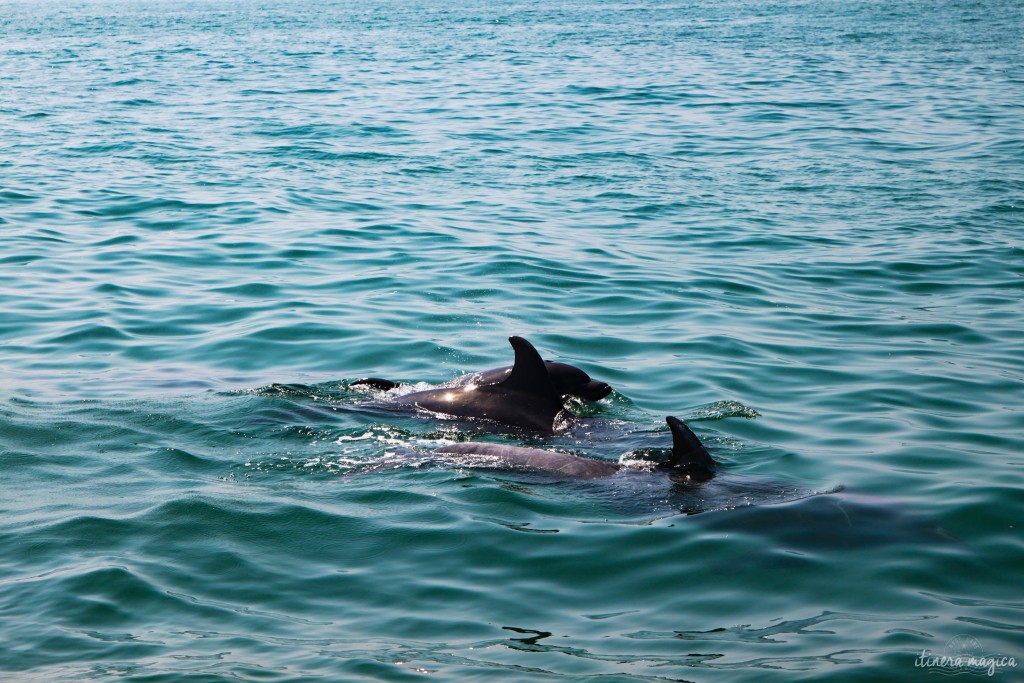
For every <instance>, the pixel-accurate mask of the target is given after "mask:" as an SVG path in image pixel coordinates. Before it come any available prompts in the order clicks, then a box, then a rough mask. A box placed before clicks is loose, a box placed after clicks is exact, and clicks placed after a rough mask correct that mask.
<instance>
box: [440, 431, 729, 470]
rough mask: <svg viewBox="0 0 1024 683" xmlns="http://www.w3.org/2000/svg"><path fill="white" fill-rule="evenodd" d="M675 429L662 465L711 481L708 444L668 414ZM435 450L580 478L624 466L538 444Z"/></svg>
mask: <svg viewBox="0 0 1024 683" xmlns="http://www.w3.org/2000/svg"><path fill="white" fill-rule="evenodd" d="M665 421H666V422H667V423H668V427H669V429H670V430H671V432H672V455H671V456H670V457H669V459H668V460H667V461H665V462H663V463H659V464H658V468H659V469H662V470H668V476H669V478H670V479H672V480H673V481H676V482H679V483H700V482H705V481H708V480H709V479H711V478H713V477H714V476H715V473H716V472H717V471H718V464H717V463H716V462H715V460H714V458H712V457H711V454H710V453H708V451H707V449H706V448H704V444H702V443H701V442H700V439H698V438H697V435H696V434H694V433H693V431H692V430H691V429H690V428H689V427H687V426H686V425H685V424H683V422H682V420H680V419H678V418H675V417H672V416H671V415H670V416H668V417H666V418H665ZM433 452H434V453H438V454H450V455H481V456H487V457H489V458H491V459H493V460H496V461H497V463H496V464H500V465H502V466H505V467H515V468H520V469H526V470H532V471H535V472H547V473H550V474H557V475H563V476H566V477H573V478H578V479H597V478H599V477H608V476H611V475H613V474H615V473H616V472H619V471H620V470H622V469H623V466H622V465H620V464H619V463H617V462H611V461H608V460H597V459H595V458H581V457H579V456H576V455H570V454H569V453H558V452H555V451H545V450H540V449H538V448H522V447H520V446H506V445H504V444H494V443H480V442H466V443H455V444H451V445H449V446H442V447H441V448H438V449H435V450H434V451H433Z"/></svg>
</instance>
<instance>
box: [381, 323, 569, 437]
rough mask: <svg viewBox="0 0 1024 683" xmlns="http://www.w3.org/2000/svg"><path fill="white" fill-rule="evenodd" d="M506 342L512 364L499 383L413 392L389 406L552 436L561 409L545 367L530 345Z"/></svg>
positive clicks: (519, 339)
mask: <svg viewBox="0 0 1024 683" xmlns="http://www.w3.org/2000/svg"><path fill="white" fill-rule="evenodd" d="M508 341H509V344H511V345H512V349H513V350H514V351H515V363H514V364H513V365H512V369H511V370H510V371H509V372H508V374H507V375H505V376H504V377H503V378H500V377H498V378H497V379H498V380H499V381H495V382H491V383H481V384H465V385H462V386H452V387H442V388H439V389H428V390H426V391H415V392H412V393H410V394H405V395H403V396H398V397H396V398H395V399H394V400H393V403H397V404H400V405H408V406H414V407H416V408H419V409H421V410H426V411H429V412H432V413H440V414H444V415H452V416H455V417H465V418H478V419H483V420H489V421H492V422H500V423H502V424H505V425H510V426H512V427H519V428H522V429H528V430H532V431H537V432H541V433H543V434H552V433H554V430H555V418H556V417H558V414H559V413H561V412H562V411H563V410H564V409H565V406H563V405H562V398H561V395H560V394H559V393H558V391H557V390H556V389H555V385H554V383H553V382H552V381H551V376H550V375H549V374H548V368H547V366H546V364H545V363H544V360H543V359H542V358H541V357H540V354H539V353H537V349H535V348H534V347H533V344H531V343H530V342H528V341H526V340H525V339H523V338H522V337H509V339H508Z"/></svg>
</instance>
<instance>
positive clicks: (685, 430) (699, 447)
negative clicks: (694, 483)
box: [665, 415, 718, 478]
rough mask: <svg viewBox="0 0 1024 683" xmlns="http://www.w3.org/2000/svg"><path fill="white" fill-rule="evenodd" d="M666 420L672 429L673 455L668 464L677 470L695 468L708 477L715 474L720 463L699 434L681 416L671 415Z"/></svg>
mask: <svg viewBox="0 0 1024 683" xmlns="http://www.w3.org/2000/svg"><path fill="white" fill-rule="evenodd" d="M665 421H666V422H667V423H668V428H669V429H671V430H672V457H671V458H669V462H668V466H669V467H671V468H672V469H677V470H693V471H694V473H695V474H703V475H706V476H707V477H708V478H710V477H711V476H714V472H715V470H716V469H718V463H716V462H715V459H714V458H712V457H711V454H710V453H708V449H706V448H704V444H702V443H701V442H700V439H698V438H697V435H696V434H694V433H693V431H692V430H691V429H690V428H689V427H687V426H686V425H685V424H683V421H682V420H680V419H679V418H676V417H672V416H671V415H669V416H668V417H666V418H665Z"/></svg>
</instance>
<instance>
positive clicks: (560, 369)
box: [352, 360, 612, 401]
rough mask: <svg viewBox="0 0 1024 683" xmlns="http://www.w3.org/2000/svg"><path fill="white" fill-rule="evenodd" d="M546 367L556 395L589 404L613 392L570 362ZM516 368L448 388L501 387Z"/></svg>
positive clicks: (378, 385) (369, 380) (384, 387)
mask: <svg viewBox="0 0 1024 683" xmlns="http://www.w3.org/2000/svg"><path fill="white" fill-rule="evenodd" d="M544 365H545V367H546V368H547V371H548V377H550V378H551V382H552V384H554V385H555V392H556V393H557V394H558V395H559V396H566V395H569V396H578V397H579V398H582V399H585V400H587V401H600V400H601V399H602V398H604V397H605V396H607V395H608V394H610V393H612V388H611V386H610V385H608V384H607V383H605V382H599V381H597V380H594V379H591V377H590V375H588V374H587V373H586V372H584V371H583V370H581V369H579V368H578V367H576V366H575V365H569V364H568V363H556V362H555V361H550V360H546V361H544ZM512 367H513V366H511V365H506V366H505V367H503V368H494V369H493V370H483V371H481V372H474V373H472V374H469V375H463V376H462V377H459V378H458V379H455V380H453V381H451V382H448V383H447V384H445V385H444V386H445V387H447V388H454V387H465V386H468V385H471V384H472V385H476V386H481V385H484V384H497V383H498V382H501V381H502V380H504V379H506V378H507V377H508V376H509V374H510V373H511V372H512ZM359 385H366V386H371V387H373V388H374V389H380V390H381V391H389V390H391V389H396V388H398V387H399V386H400V384H399V383H398V382H392V381H391V380H389V379H382V378H380V377H365V378H363V379H360V380H357V381H355V382H352V386H359Z"/></svg>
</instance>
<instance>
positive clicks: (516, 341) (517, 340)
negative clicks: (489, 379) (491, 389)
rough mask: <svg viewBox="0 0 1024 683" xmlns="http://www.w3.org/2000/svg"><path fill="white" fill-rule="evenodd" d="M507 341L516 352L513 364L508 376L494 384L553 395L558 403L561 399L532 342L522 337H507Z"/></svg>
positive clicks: (504, 387) (510, 388)
mask: <svg viewBox="0 0 1024 683" xmlns="http://www.w3.org/2000/svg"><path fill="white" fill-rule="evenodd" d="M508 343H509V344H511V345H512V348H513V349H514V350H515V352H516V360H515V364H513V366H512V370H511V371H510V372H509V373H508V377H506V378H505V379H503V380H502V381H500V382H498V383H497V385H496V386H500V387H502V388H503V389H507V390H512V391H522V392H526V393H530V394H540V395H542V396H550V397H554V399H555V400H556V401H558V405H559V406H561V405H562V400H561V398H560V397H559V396H558V393H557V392H556V391H555V385H554V384H553V383H552V382H551V376H550V375H548V367H547V365H545V363H544V359H543V358H541V357H540V354H539V353H537V349H535V348H533V344H531V343H530V342H528V341H526V340H525V339H523V338H522V337H509V338H508Z"/></svg>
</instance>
